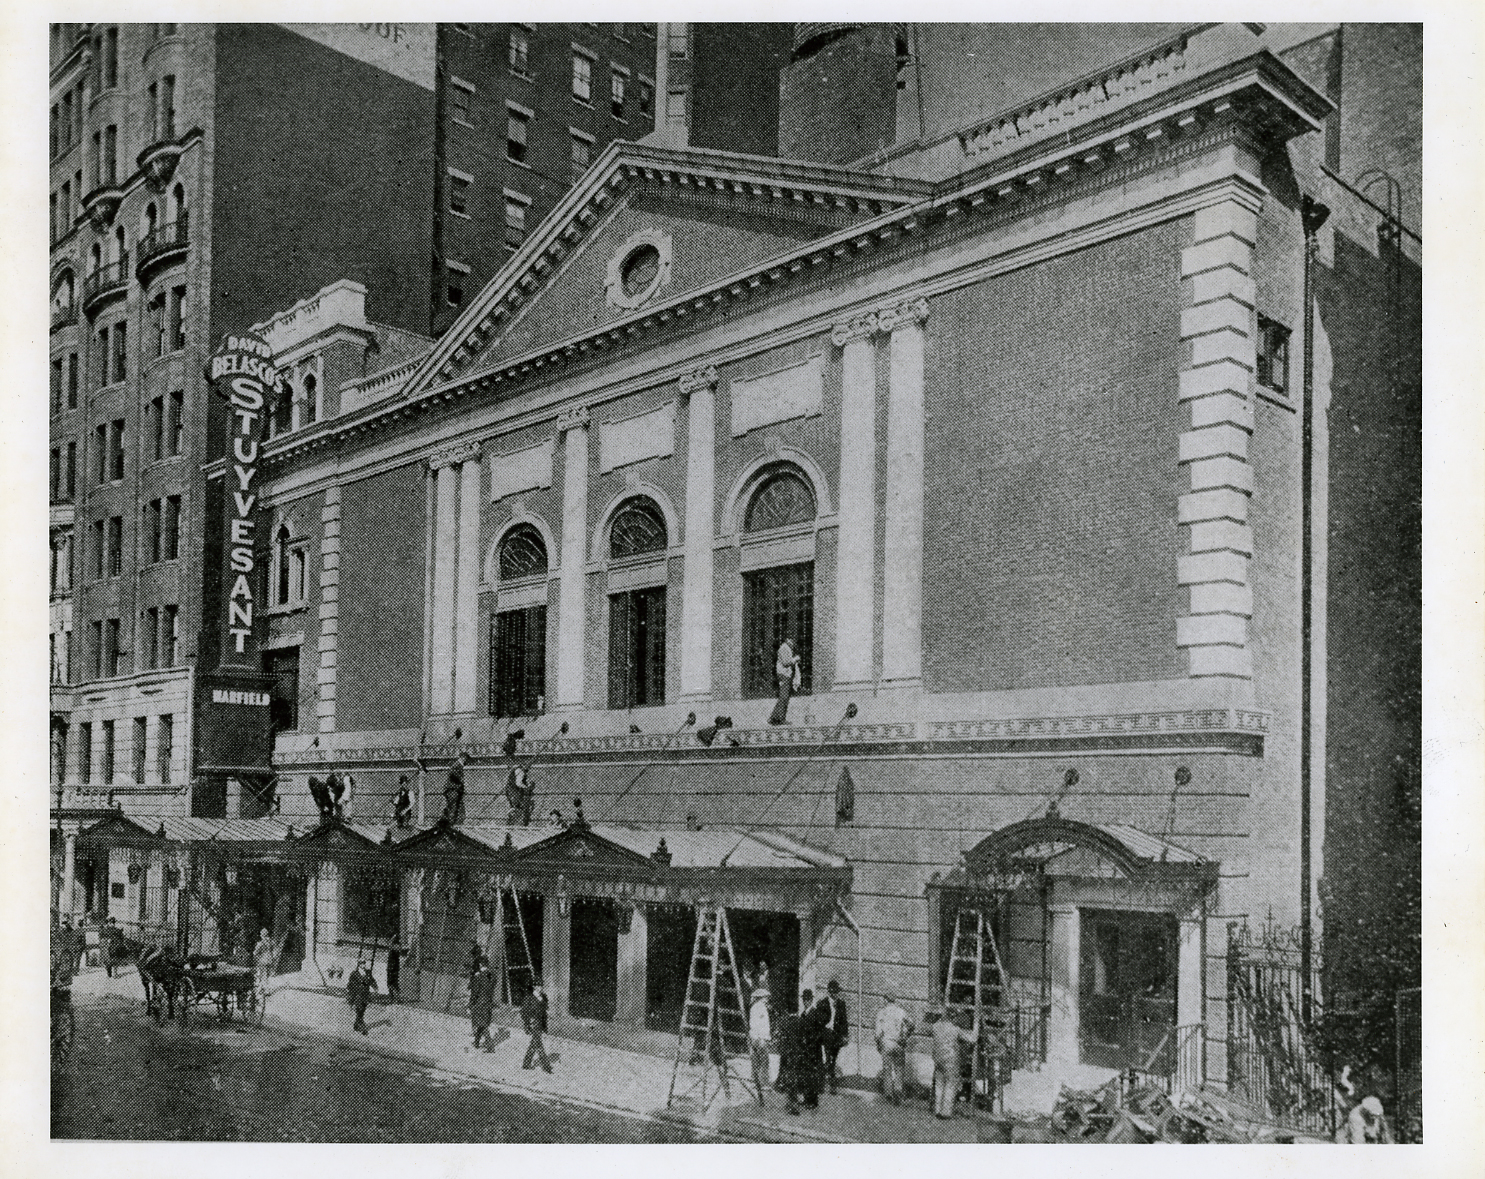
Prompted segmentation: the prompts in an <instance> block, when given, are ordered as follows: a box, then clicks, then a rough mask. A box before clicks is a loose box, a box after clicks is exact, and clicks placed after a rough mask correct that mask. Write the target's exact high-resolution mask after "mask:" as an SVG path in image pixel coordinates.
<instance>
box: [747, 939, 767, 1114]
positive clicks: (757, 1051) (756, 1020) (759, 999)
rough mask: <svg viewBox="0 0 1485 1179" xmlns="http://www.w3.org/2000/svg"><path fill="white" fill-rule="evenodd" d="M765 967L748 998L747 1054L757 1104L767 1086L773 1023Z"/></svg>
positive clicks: (759, 1102)
mask: <svg viewBox="0 0 1485 1179" xmlns="http://www.w3.org/2000/svg"><path fill="white" fill-rule="evenodd" d="M768 1000H769V995H768V973H767V968H764V969H762V970H760V971H759V974H758V981H757V982H756V983H754V984H753V993H752V995H751V996H749V998H748V1055H749V1056H750V1057H751V1059H752V1063H753V1084H754V1085H756V1086H757V1087H758V1104H759V1105H763V1104H764V1101H763V1090H765V1089H767V1088H768V1048H769V1042H770V1041H771V1040H772V1039H773V1024H772V1021H771V1020H770V1018H769V1014H768Z"/></svg>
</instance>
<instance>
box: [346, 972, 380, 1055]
mask: <svg viewBox="0 0 1485 1179" xmlns="http://www.w3.org/2000/svg"><path fill="white" fill-rule="evenodd" d="M374 990H376V979H374V978H372V977H371V970H370V968H369V967H367V965H366V962H365V960H364V959H363V960H362V961H360V962H357V963H356V969H355V970H353V971H351V977H350V978H348V979H347V980H346V984H345V998H346V1002H347V1003H349V1004H350V1005H351V1007H352V1008H353V1009H354V1010H355V1012H356V1022H355V1025H354V1027H353V1030H354V1031H358V1032H360V1033H361V1034H362V1035H363V1036H364V1035H366V1004H368V1003H369V1002H371V992H372V991H374Z"/></svg>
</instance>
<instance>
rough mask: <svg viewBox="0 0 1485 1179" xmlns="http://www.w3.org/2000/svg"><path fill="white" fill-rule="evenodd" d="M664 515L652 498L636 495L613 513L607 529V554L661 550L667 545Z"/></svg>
mask: <svg viewBox="0 0 1485 1179" xmlns="http://www.w3.org/2000/svg"><path fill="white" fill-rule="evenodd" d="M666 543H667V541H666V535H665V516H664V514H663V513H662V512H661V511H660V508H659V506H658V505H657V504H656V503H655V501H654V500H652V499H646V498H644V497H643V496H638V497H636V498H634V499H631V500H630V501H629V502H628V503H626V504H625V505H624V506H623V507H621V508H620V509H619V510H618V512H616V513H615V514H614V521H613V523H612V524H611V525H610V526H609V530H608V555H609V556H610V557H614V558H616V559H617V558H622V557H637V556H640V555H641V554H643V553H653V552H663V551H664V549H665V546H666Z"/></svg>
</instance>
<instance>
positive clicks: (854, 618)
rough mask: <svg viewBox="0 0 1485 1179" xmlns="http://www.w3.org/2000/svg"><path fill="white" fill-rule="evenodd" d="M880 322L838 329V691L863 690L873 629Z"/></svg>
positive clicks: (870, 319) (860, 321)
mask: <svg viewBox="0 0 1485 1179" xmlns="http://www.w3.org/2000/svg"><path fill="white" fill-rule="evenodd" d="M876 331H877V317H876V316H875V315H863V316H860V317H858V318H856V319H853V320H851V322H850V323H844V324H838V325H837V326H836V327H835V330H834V331H832V332H831V333H830V339H831V342H832V343H834V344H835V345H836V346H837V347H840V348H842V349H843V350H844V351H843V354H842V357H841V411H840V412H841V427H840V508H839V515H838V519H839V520H840V529H839V532H838V536H839V543H840V550H839V555H838V557H837V563H836V575H835V687H837V688H846V687H856V686H858V685H862V684H868V683H870V682H871V679H872V672H873V650H872V644H873V637H874V633H875V622H876V519H877V504H876V474H877V389H876V377H877V366H876V349H875V348H874V347H873V346H872V336H873V335H875V333H876Z"/></svg>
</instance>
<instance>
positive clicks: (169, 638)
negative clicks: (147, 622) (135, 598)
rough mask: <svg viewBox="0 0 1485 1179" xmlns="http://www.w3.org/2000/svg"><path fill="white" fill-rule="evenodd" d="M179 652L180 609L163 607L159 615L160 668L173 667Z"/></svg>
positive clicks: (177, 607)
mask: <svg viewBox="0 0 1485 1179" xmlns="http://www.w3.org/2000/svg"><path fill="white" fill-rule="evenodd" d="M179 651H180V607H179V606H165V607H163V608H162V610H161V613H160V666H161V667H174V666H175V660H176V655H177V654H178V652H179Z"/></svg>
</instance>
